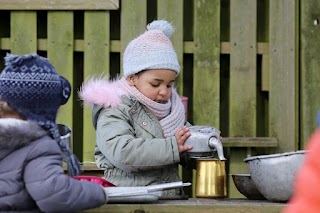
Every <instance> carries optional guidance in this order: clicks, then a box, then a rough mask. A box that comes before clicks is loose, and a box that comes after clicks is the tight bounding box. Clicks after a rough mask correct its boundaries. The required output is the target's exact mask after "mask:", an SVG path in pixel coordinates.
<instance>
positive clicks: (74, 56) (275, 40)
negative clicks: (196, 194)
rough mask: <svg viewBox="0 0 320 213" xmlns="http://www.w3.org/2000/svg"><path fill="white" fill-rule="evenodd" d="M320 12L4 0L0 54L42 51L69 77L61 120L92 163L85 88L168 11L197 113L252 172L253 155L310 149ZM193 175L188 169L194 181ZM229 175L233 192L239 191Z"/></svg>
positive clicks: (251, 5) (277, 5) (242, 168)
mask: <svg viewBox="0 0 320 213" xmlns="http://www.w3.org/2000/svg"><path fill="white" fill-rule="evenodd" d="M318 11H320V1H318V0H303V1H299V0H259V1H258V0H184V1H183V0H159V1H156V0H122V1H119V0H90V1H86V0H78V1H75V0H67V1H59V0H46V1H44V0H31V1H30V0H29V1H27V0H0V56H1V57H3V56H4V55H5V53H6V52H11V53H14V54H25V53H30V52H38V53H39V54H40V55H43V56H47V57H48V58H49V60H50V61H51V62H52V64H53V65H54V66H55V68H56V69H57V70H58V71H59V72H60V74H61V75H63V76H65V77H66V78H67V79H68V80H69V81H70V82H71V84H72V86H73V96H72V97H71V100H70V101H69V103H68V104H67V105H66V106H64V107H63V108H62V109H61V111H60V112H59V117H58V122H59V123H64V124H67V125H68V126H70V127H71V128H72V130H73V142H74V145H73V146H74V152H75V153H76V154H77V156H79V158H80V159H81V160H82V161H84V162H88V161H89V162H92V161H94V158H93V148H94V144H95V133H94V129H93V127H92V121H91V119H92V118H91V110H90V109H87V108H85V109H84V110H83V106H82V103H81V102H80V101H79V100H78V97H77V91H78V89H79V87H80V86H81V84H82V82H83V81H85V80H86V79H87V78H88V77H90V76H93V75H101V74H102V73H103V74H104V75H107V76H110V77H113V76H115V75H117V74H119V73H120V72H121V57H122V53H123V51H124V48H125V47H126V44H127V43H128V42H129V41H130V40H131V39H133V38H134V37H136V36H138V35H139V34H141V33H142V32H143V31H144V30H145V27H146V24H147V23H149V22H151V21H152V20H154V19H167V20H168V21H170V22H172V23H173V25H174V26H175V27H176V32H175V34H174V35H173V38H172V40H173V43H174V46H175V49H176V52H177V54H178V58H179V62H180V64H181V65H182V66H181V67H182V71H181V74H180V75H179V79H178V92H179V93H180V94H181V95H184V96H187V97H188V98H189V105H188V109H189V110H188V115H189V121H190V122H191V123H192V124H194V125H210V126H214V127H217V128H219V129H221V132H222V136H223V144H224V147H225V153H226V156H227V159H228V161H227V164H228V165H227V169H228V171H227V172H228V174H235V173H247V172H248V171H247V167H246V165H245V163H244V162H243V159H244V158H245V157H247V156H249V155H257V154H268V153H279V152H286V151H293V150H297V149H303V148H304V144H305V142H306V141H307V139H308V137H309V136H310V134H311V133H312V132H313V130H314V129H315V127H316V124H315V116H316V113H317V109H318V107H319V106H320V97H319V95H318V94H317V91H318V90H319V87H320V84H319V80H320V74H319V73H320V72H319V68H320V62H319V61H320V60H319V57H317V55H318V50H319V49H320V39H319V35H320V33H319V31H320V26H319V19H320V17H319V16H320V15H319V12H318ZM1 66H2V67H3V64H1ZM194 173H195V171H188V170H181V176H182V178H183V179H184V180H185V181H192V182H193V183H194V177H195V175H194ZM228 182H229V186H228V194H229V196H230V197H241V195H240V194H239V192H238V191H237V190H236V189H235V187H234V185H233V183H232V180H231V179H229V181H228ZM193 185H195V184H193ZM188 193H189V194H193V192H192V190H190V191H188Z"/></svg>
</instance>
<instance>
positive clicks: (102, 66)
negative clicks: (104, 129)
mask: <svg viewBox="0 0 320 213" xmlns="http://www.w3.org/2000/svg"><path fill="white" fill-rule="evenodd" d="M97 20H99V21H97ZM109 29H110V13H109V12H108V11H95V12H92V11H86V12H85V14H84V79H85V80H86V79H87V78H88V77H92V76H98V75H101V74H103V75H104V76H106V77H108V76H109V74H110V67H109V65H110V32H109ZM95 139H96V138H95V131H94V128H93V125H92V110H90V109H88V108H85V109H84V112H83V160H84V161H94V154H93V152H94V146H95Z"/></svg>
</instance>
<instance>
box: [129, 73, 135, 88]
mask: <svg viewBox="0 0 320 213" xmlns="http://www.w3.org/2000/svg"><path fill="white" fill-rule="evenodd" d="M127 80H128V82H129V84H130V85H131V86H134V85H135V84H136V76H135V75H130V76H129V77H128V78H127Z"/></svg>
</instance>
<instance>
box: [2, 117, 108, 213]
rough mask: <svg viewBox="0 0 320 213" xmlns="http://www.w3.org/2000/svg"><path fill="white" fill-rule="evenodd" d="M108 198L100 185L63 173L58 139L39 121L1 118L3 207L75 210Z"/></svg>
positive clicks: (99, 203)
mask: <svg viewBox="0 0 320 213" xmlns="http://www.w3.org/2000/svg"><path fill="white" fill-rule="evenodd" d="M105 202H106V198H105V193H104V191H103V189H102V187H101V186H100V185H98V184H94V183H91V182H82V181H78V180H75V179H73V178H71V177H68V176H67V175H65V174H64V171H63V168H62V153H61V151H60V148H59V146H58V144H57V142H56V141H54V140H53V139H52V138H51V137H49V136H48V135H47V132H46V131H44V130H43V129H42V128H40V127H39V126H38V125H37V124H36V123H34V122H30V121H23V120H18V119H7V118H3V119H0V211H25V212H37V211H40V212H73V211H79V210H84V209H89V208H95V207H98V206H100V205H103V204H104V203H105Z"/></svg>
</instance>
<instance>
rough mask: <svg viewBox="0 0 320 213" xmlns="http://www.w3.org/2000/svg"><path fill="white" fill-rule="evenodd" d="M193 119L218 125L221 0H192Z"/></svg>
mask: <svg viewBox="0 0 320 213" xmlns="http://www.w3.org/2000/svg"><path fill="white" fill-rule="evenodd" d="M194 14H195V17H194V67H193V69H194V70H193V72H194V74H193V77H194V79H193V123H194V125H210V126H214V127H217V128H219V111H220V104H219V102H220V0H213V1H195V7H194Z"/></svg>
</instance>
